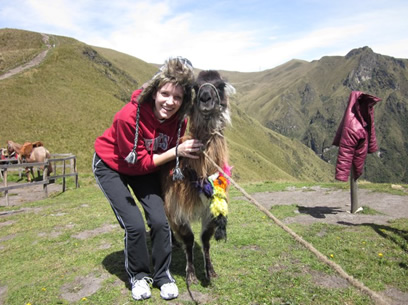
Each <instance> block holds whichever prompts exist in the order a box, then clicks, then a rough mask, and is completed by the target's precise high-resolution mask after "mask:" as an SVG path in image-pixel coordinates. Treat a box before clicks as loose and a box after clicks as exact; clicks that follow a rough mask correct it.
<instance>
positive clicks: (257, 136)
mask: <svg viewBox="0 0 408 305" xmlns="http://www.w3.org/2000/svg"><path fill="white" fill-rule="evenodd" d="M33 35H34V34H33ZM39 39H40V37H39ZM50 39H51V44H54V43H55V45H56V46H55V48H52V49H51V50H50V51H49V54H48V56H47V57H46V59H45V61H44V62H43V63H42V64H41V65H40V66H38V67H36V68H33V69H30V70H28V71H26V72H23V73H21V74H19V75H17V76H14V77H12V78H9V79H6V80H3V81H1V82H0V100H1V101H2V102H3V101H4V102H5V104H6V105H7V108H6V110H5V111H6V113H7V115H6V116H5V117H4V119H3V128H2V129H1V130H0V141H1V143H4V144H1V146H3V145H5V142H6V141H7V140H13V141H15V142H18V143H22V142H25V141H36V140H41V141H43V142H44V143H45V146H46V147H47V148H48V149H49V150H50V151H51V153H67V152H71V153H74V154H76V155H77V157H78V167H79V170H80V172H89V171H90V164H91V158H92V153H93V142H94V139H95V138H96V137H97V136H99V135H100V134H101V133H102V132H103V131H104V130H105V129H106V128H107V127H108V126H109V125H110V123H111V121H112V118H113V115H114V114H115V113H116V112H117V111H118V110H119V109H120V108H121V107H122V106H123V104H124V103H125V101H127V100H129V97H130V94H131V92H132V91H133V90H134V89H136V88H137V87H138V86H140V85H141V84H142V83H143V82H145V81H147V80H148V79H149V78H150V77H151V75H153V74H154V73H155V72H156V70H157V68H156V67H155V66H154V65H150V64H147V63H144V62H143V61H141V60H139V59H136V58H134V57H131V56H128V55H126V54H122V53H119V52H115V51H112V50H109V49H102V48H95V50H97V51H98V53H99V54H100V55H102V56H97V55H95V53H94V52H93V51H92V49H91V48H90V47H89V46H86V45H85V44H83V43H81V42H79V41H76V40H74V39H71V38H67V37H61V36H50ZM40 50H41V47H39V48H38V52H40ZM238 100H239V94H238V95H237V97H236V98H234V99H233V100H232V103H233V104H234V103H237V101H238ZM232 113H233V126H232V127H231V128H230V129H229V130H228V132H227V137H228V141H229V143H230V146H231V163H232V165H234V166H235V171H234V174H235V175H236V179H238V180H242V181H250V180H252V181H260V180H265V179H267V180H297V179H305V180H324V181H328V180H330V179H331V176H332V168H331V167H330V166H329V165H327V164H325V163H323V162H322V161H321V160H320V159H319V158H317V157H315V156H314V155H313V154H312V153H311V151H310V150H308V149H306V148H305V147H304V146H302V145H300V144H299V142H297V141H291V140H289V139H287V138H285V137H282V136H279V135H278V134H276V133H274V132H270V131H267V130H266V129H265V128H264V127H261V125H259V124H258V123H256V122H255V121H254V120H252V119H250V118H249V117H248V116H247V115H246V114H245V113H243V112H240V111H239V109H238V108H237V107H233V111H232Z"/></svg>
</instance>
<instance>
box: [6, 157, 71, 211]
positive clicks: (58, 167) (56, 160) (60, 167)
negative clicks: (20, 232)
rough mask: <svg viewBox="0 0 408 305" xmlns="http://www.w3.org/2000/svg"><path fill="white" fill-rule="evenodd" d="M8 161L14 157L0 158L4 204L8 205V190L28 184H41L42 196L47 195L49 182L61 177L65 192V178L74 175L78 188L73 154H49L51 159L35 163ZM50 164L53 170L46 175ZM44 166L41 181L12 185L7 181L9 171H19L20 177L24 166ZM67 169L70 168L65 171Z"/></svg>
mask: <svg viewBox="0 0 408 305" xmlns="http://www.w3.org/2000/svg"><path fill="white" fill-rule="evenodd" d="M10 161H12V162H16V160H15V159H10V160H7V159H6V160H1V161H0V171H1V172H2V175H1V176H2V177H0V178H2V179H3V183H4V186H3V187H0V192H4V193H5V196H6V205H9V198H8V192H9V191H10V190H13V189H19V188H23V187H28V186H35V185H42V186H43V190H44V197H45V198H46V197H48V189H47V186H48V185H49V184H50V182H51V181H52V182H54V181H55V180H56V179H61V178H62V191H63V192H65V190H66V178H67V177H74V179H75V187H76V188H78V187H79V184H78V171H77V164H76V156H75V155H73V154H51V159H48V160H46V161H45V162H37V163H17V164H16V163H14V164H7V163H9V162H10ZM50 164H51V166H52V168H53V172H52V173H51V175H50V176H48V168H49V165H50ZM28 166H29V167H33V168H34V167H40V166H41V167H44V171H43V175H42V180H41V181H33V182H27V183H19V184H14V185H8V181H7V174H8V172H9V171H13V170H14V171H15V170H18V171H19V176H20V178H21V172H22V171H24V169H25V168H26V167H28ZM67 169H70V170H69V172H67Z"/></svg>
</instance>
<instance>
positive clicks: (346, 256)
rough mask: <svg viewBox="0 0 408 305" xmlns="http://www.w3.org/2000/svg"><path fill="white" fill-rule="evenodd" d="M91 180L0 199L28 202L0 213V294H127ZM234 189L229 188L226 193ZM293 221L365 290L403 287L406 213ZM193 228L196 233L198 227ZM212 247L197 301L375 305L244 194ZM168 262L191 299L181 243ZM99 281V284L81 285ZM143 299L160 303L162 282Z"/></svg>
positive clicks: (76, 299)
mask: <svg viewBox="0 0 408 305" xmlns="http://www.w3.org/2000/svg"><path fill="white" fill-rule="evenodd" d="M81 178H82V177H81ZM91 178H92V177H91V176H85V177H84V178H82V179H81V180H80V181H81V188H79V189H73V188H71V189H69V190H68V191H67V192H65V193H61V194H58V195H56V196H53V197H52V198H49V199H46V200H41V201H37V202H31V203H26V204H24V206H21V207H1V211H10V210H18V209H19V208H25V209H26V212H21V213H14V214H10V215H8V216H1V218H0V227H1V231H0V255H1V257H2V263H1V266H0V287H2V289H5V291H6V292H5V293H4V294H3V296H0V299H3V300H4V304H32V305H36V304H128V303H132V302H133V300H132V299H131V296H130V291H129V290H128V287H127V283H126V282H127V279H126V274H125V272H124V268H123V252H122V251H123V241H122V237H123V231H122V230H121V229H120V227H119V226H118V225H117V222H116V219H115V217H114V214H113V213H112V211H111V208H110V207H109V204H108V203H107V201H106V199H105V198H104V197H103V194H102V192H101V191H100V190H99V189H98V188H97V187H96V186H95V185H94V183H93V182H92V179H91ZM305 185H308V186H313V185H311V184H309V183H306V184H303V183H297V184H293V183H283V182H282V183H272V182H265V183H257V184H251V185H245V186H244V188H245V189H246V190H247V191H248V192H250V193H254V192H265V191H270V192H273V191H278V190H284V189H285V188H287V187H289V186H295V187H302V186H305ZM330 185H331V184H330ZM377 187H378V188H379V189H383V186H382V185H377ZM372 188H375V187H374V186H372ZM237 195H239V192H238V191H237V190H236V189H234V188H232V189H231V194H230V198H234V197H236V196H237ZM292 208H293V207H292ZM272 213H274V215H276V216H277V217H278V218H280V219H283V218H285V217H288V216H293V215H292V214H291V212H290V207H287V206H286V207H284V206H278V207H274V210H272ZM290 227H291V229H292V230H294V231H295V232H296V233H297V234H299V235H301V236H302V237H303V238H304V239H306V240H307V241H308V242H311V243H312V244H313V245H314V246H315V247H316V248H317V249H318V250H319V251H320V252H321V253H323V254H324V255H327V257H330V258H331V259H333V260H334V261H335V262H336V263H338V264H339V265H341V266H342V268H343V269H345V270H346V272H348V273H349V274H350V275H352V276H353V277H355V278H357V279H358V280H360V281H362V282H364V284H365V285H366V286H368V287H369V288H370V289H373V290H375V291H380V292H381V291H384V290H385V289H387V288H389V287H394V288H395V289H398V290H400V291H402V292H405V293H407V292H408V283H407V281H406V278H407V276H408V266H407V261H408V252H407V250H408V248H407V239H408V233H407V232H408V222H407V221H406V219H400V220H396V221H394V222H392V223H390V224H388V225H386V226H379V225H375V224H365V225H357V226H351V227H349V226H347V227H344V226H336V225H327V224H322V223H319V224H313V225H310V226H306V225H301V224H293V225H290ZM193 229H194V231H195V232H197V233H198V230H199V225H198V224H195V225H194V227H193ZM81 236H87V237H86V238H82V237H81ZM211 253H212V257H213V262H214V265H215V268H216V271H217V272H218V275H219V277H218V278H217V279H215V280H214V281H213V282H212V283H211V284H210V283H208V281H207V280H206V279H205V277H204V274H203V265H202V254H201V251H200V246H199V244H196V248H195V257H196V270H197V276H198V278H199V281H200V283H199V284H197V285H192V286H191V291H192V293H193V295H194V297H195V299H196V300H197V301H198V302H199V303H201V304H354V305H357V304H373V302H372V300H370V299H369V298H368V297H367V296H366V295H365V294H363V293H361V292H360V291H359V290H356V289H355V288H353V287H351V286H350V285H345V284H343V285H338V286H333V284H331V285H325V284H324V283H325V282H326V283H327V282H330V281H329V280H330V279H332V278H333V276H336V274H335V273H334V272H333V270H331V269H330V268H329V267H327V266H326V265H325V264H323V263H321V262H320V261H318V260H317V258H316V257H315V256H314V255H313V254H311V253H310V252H309V251H307V250H306V249H305V248H304V247H302V246H301V245H300V244H298V243H297V242H296V241H295V240H293V239H292V238H291V237H290V236H289V235H288V234H287V233H286V232H284V231H282V230H281V229H280V228H279V227H277V226H276V225H275V224H274V223H273V222H272V221H271V220H270V219H269V218H267V217H266V216H265V215H264V214H263V213H261V212H260V211H258V210H257V209H256V208H255V207H254V206H253V205H251V204H250V203H248V202H247V201H243V200H239V199H234V200H232V201H231V203H230V214H229V226H228V241H227V242H218V243H217V242H215V241H213V242H212V250H211ZM171 270H172V273H173V275H174V277H175V278H176V280H177V283H178V286H179V289H180V297H179V298H178V299H177V304H194V302H193V301H192V300H191V298H190V297H189V294H188V292H187V287H186V284H185V282H184V275H185V271H184V270H185V259H184V254H183V252H182V250H181V249H179V248H174V251H173V259H172V266H171ZM96 282H100V287H97V289H96V290H95V291H91V290H89V291H88V292H86V289H90V288H91V287H93V286H92V285H91V284H92V283H94V284H95V283H96ZM64 297H65V298H67V297H70V298H71V299H70V301H68V300H67V299H65V298H64ZM144 304H163V302H162V300H161V299H160V296H159V291H158V289H153V296H152V298H151V299H150V300H147V301H145V302H144ZM168 304H174V302H168Z"/></svg>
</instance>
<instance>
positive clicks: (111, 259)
mask: <svg viewBox="0 0 408 305" xmlns="http://www.w3.org/2000/svg"><path fill="white" fill-rule="evenodd" d="M148 247H149V249H151V246H150V239H149V241H148ZM194 258H195V261H194V266H195V268H196V275H197V279H198V280H199V282H200V284H201V286H203V287H207V286H209V285H210V282H209V281H208V279H207V278H206V277H205V272H204V257H203V253H202V251H201V247H200V245H199V244H198V243H195V245H194ZM102 265H103V266H104V267H105V269H106V270H107V271H108V272H109V273H110V274H112V275H115V276H116V277H117V278H118V279H120V280H121V281H122V282H124V283H125V285H126V287H127V288H128V289H129V290H130V289H131V286H130V283H129V278H128V274H127V273H126V271H125V255H124V253H123V251H116V252H112V253H110V254H109V255H107V256H106V257H105V258H104V259H103V261H102ZM185 269H186V257H185V254H184V250H183V249H182V248H181V246H174V247H173V252H172V260H171V266H170V272H171V273H172V274H173V275H178V276H181V277H182V278H184V279H185V276H186V272H185ZM150 270H153V268H152V266H150Z"/></svg>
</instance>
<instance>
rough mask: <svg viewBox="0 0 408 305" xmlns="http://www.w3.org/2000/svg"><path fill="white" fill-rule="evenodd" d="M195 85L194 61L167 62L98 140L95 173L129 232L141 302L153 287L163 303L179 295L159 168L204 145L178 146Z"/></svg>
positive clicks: (131, 271) (132, 273)
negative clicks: (151, 262) (171, 269)
mask: <svg viewBox="0 0 408 305" xmlns="http://www.w3.org/2000/svg"><path fill="white" fill-rule="evenodd" d="M193 81H194V73H193V67H192V65H191V63H190V61H188V60H187V59H185V58H182V57H175V58H170V59H168V60H167V61H166V62H165V64H164V65H163V66H162V67H161V68H160V70H159V71H158V72H157V73H156V75H154V76H153V78H152V79H151V81H150V82H149V83H147V84H146V85H145V86H144V87H143V88H141V89H139V90H136V91H135V92H134V93H133V95H132V98H131V101H130V103H128V104H127V105H125V106H124V107H123V108H122V109H121V110H120V111H119V112H118V113H116V115H115V117H114V119H113V123H112V126H111V127H110V128H108V129H107V130H106V131H105V132H104V133H103V135H102V136H100V137H98V138H97V139H96V141H95V155H94V160H93V172H94V175H95V178H96V181H97V182H98V184H99V186H100V188H101V190H102V191H103V193H104V194H105V196H106V198H107V199H108V201H109V203H110V205H111V207H112V209H113V211H114V213H115V216H116V218H117V220H118V222H119V224H120V225H121V227H122V228H123V229H124V230H125V262H124V265H125V269H126V272H127V274H128V276H129V281H130V284H131V286H132V296H133V298H134V299H136V300H143V299H147V298H150V297H151V291H150V285H151V284H153V285H154V286H156V287H158V288H160V296H161V297H162V298H163V299H166V300H169V299H174V298H176V297H177V296H178V288H177V286H176V284H175V280H174V278H173V277H172V275H171V273H170V271H169V268H170V261H171V251H172V244H171V233H170V227H169V224H168V222H167V218H166V215H165V212H164V206H163V200H162V198H161V186H160V177H159V175H158V170H159V169H160V165H162V164H165V163H167V162H169V161H171V160H174V159H175V158H176V154H178V155H180V156H184V157H188V158H198V156H196V152H198V151H199V150H200V148H201V146H202V144H201V143H200V142H199V141H197V140H194V139H191V140H188V141H185V142H183V143H181V144H180V145H177V144H178V143H179V138H180V136H182V135H183V134H184V132H185V130H186V125H187V120H186V119H185V114H186V112H187V110H188V108H189V107H190V105H191V102H192V101H191V97H192V83H193ZM176 145H177V150H176ZM129 187H130V188H131V189H132V190H133V193H134V194H135V196H136V197H137V199H138V201H139V202H140V204H141V205H142V207H143V209H144V212H145V213H144V215H145V217H146V220H147V224H148V225H149V227H150V237H151V242H152V259H150V257H149V251H148V248H147V242H146V234H145V231H146V230H145V222H144V219H143V215H142V213H141V211H140V210H139V208H138V206H137V205H136V203H135V200H134V198H133V196H132V194H131V193H130V191H129ZM150 261H153V270H152V272H151V271H150V268H149V266H150Z"/></svg>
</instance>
